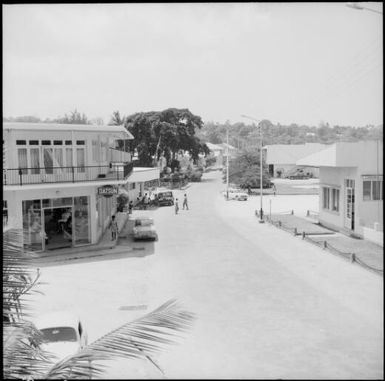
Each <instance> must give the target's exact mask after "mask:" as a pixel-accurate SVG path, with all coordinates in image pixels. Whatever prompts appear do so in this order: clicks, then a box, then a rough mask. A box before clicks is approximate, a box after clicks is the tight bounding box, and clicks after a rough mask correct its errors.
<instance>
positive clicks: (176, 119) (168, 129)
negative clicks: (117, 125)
mask: <svg viewBox="0 0 385 381" xmlns="http://www.w3.org/2000/svg"><path fill="white" fill-rule="evenodd" d="M202 124H203V122H202V119H201V118H200V117H199V116H197V115H194V114H192V113H191V112H190V111H189V110H188V109H176V108H169V109H166V110H163V111H150V112H145V113H136V114H133V115H130V116H128V117H127V118H126V120H125V126H126V128H127V130H128V131H129V132H131V134H132V135H133V136H134V140H133V141H132V142H131V150H132V151H134V150H135V149H136V150H137V152H138V159H139V162H140V164H141V165H145V166H148V165H151V164H152V163H153V161H154V160H158V159H159V157H160V156H161V155H164V157H165V158H166V160H167V163H168V164H170V163H171V161H172V160H174V159H175V157H176V154H177V152H178V151H179V150H183V151H187V152H189V153H190V155H191V157H192V159H193V160H194V162H196V161H197V160H198V155H199V154H200V153H204V154H208V153H209V150H208V148H207V146H206V144H204V143H203V142H201V141H200V139H199V138H198V137H197V136H196V135H195V133H196V131H197V130H199V129H201V127H202Z"/></svg>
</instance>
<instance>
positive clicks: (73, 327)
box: [34, 312, 88, 361]
mask: <svg viewBox="0 0 385 381" xmlns="http://www.w3.org/2000/svg"><path fill="white" fill-rule="evenodd" d="M34 323H35V326H36V328H37V329H39V330H40V332H41V333H42V334H43V344H42V349H43V350H45V351H47V352H50V353H52V354H53V355H54V356H55V360H56V361H60V360H62V359H64V358H65V357H67V356H70V355H73V354H75V353H76V352H78V351H79V350H81V349H83V348H84V347H85V346H86V345H87V341H88V339H87V332H86V331H85V329H84V326H83V324H82V322H81V321H80V319H79V317H78V316H76V315H74V314H72V313H68V312H52V313H48V314H45V315H41V316H39V317H38V318H37V319H36V320H35V322H34Z"/></svg>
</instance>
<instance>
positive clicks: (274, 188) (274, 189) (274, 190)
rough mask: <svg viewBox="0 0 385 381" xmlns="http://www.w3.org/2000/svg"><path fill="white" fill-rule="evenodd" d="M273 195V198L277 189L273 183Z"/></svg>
mask: <svg viewBox="0 0 385 381" xmlns="http://www.w3.org/2000/svg"><path fill="white" fill-rule="evenodd" d="M273 193H274V196H275V194H276V193H277V188H276V187H275V184H274V183H273Z"/></svg>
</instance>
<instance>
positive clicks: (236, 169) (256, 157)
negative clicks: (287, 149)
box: [223, 150, 270, 188]
mask: <svg viewBox="0 0 385 381" xmlns="http://www.w3.org/2000/svg"><path fill="white" fill-rule="evenodd" d="M260 173H261V168H260V154H259V152H258V151H257V150H243V151H241V153H240V154H238V155H237V157H236V158H235V159H233V160H231V161H230V162H229V182H231V183H234V184H237V185H238V186H240V187H242V188H257V187H259V186H260ZM269 178H270V175H269V173H268V168H267V165H266V163H263V185H265V181H266V182H267V181H268V180H269ZM223 179H224V180H225V179H226V174H225V175H224V177H223Z"/></svg>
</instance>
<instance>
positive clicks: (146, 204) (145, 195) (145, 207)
mask: <svg viewBox="0 0 385 381" xmlns="http://www.w3.org/2000/svg"><path fill="white" fill-rule="evenodd" d="M149 202H150V199H149V198H148V196H147V193H145V194H144V197H143V208H144V210H146V209H147V206H148V204H149Z"/></svg>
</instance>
